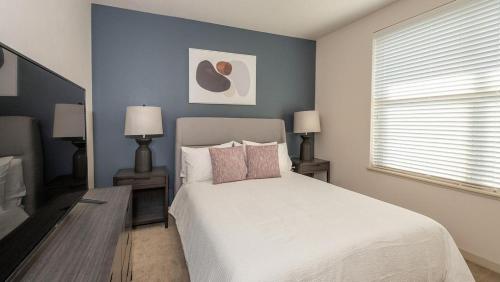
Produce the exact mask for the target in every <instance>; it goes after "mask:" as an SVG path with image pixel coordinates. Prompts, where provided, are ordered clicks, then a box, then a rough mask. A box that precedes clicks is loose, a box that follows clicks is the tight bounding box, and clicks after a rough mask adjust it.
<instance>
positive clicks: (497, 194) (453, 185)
mask: <svg viewBox="0 0 500 282" xmlns="http://www.w3.org/2000/svg"><path fill="white" fill-rule="evenodd" d="M367 169H368V170H370V171H375V172H381V173H385V174H390V175H395V176H399V177H404V178H409V179H413V180H417V181H420V182H425V183H431V184H437V185H440V186H443V187H446V188H450V189H460V190H463V191H468V192H473V193H478V194H482V195H487V196H490V197H493V198H496V199H497V200H500V191H495V190H491V189H492V188H488V187H484V186H483V187H482V186H474V185H471V184H468V183H464V182H459V181H453V180H447V179H443V178H438V177H433V176H427V175H422V174H418V173H412V172H407V171H404V170H397V169H391V168H386V167H379V166H373V165H370V166H368V168H367Z"/></svg>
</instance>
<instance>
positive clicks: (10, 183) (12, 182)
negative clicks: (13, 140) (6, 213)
mask: <svg viewBox="0 0 500 282" xmlns="http://www.w3.org/2000/svg"><path fill="white" fill-rule="evenodd" d="M24 196H26V186H25V185H24V176H23V161H22V159H18V158H14V159H12V160H11V161H10V167H9V172H7V181H6V183H5V207H6V208H7V209H11V208H14V207H19V206H21V202H22V199H23V197H24Z"/></svg>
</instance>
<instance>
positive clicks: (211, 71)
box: [189, 48, 256, 105]
mask: <svg viewBox="0 0 500 282" xmlns="http://www.w3.org/2000/svg"><path fill="white" fill-rule="evenodd" d="M255 72H256V57H255V56H251V55H243V54H234V53H226V52H218V51H210V50H200V49H192V48H190V49H189V103H200V104H232V105H255V100H256V99H255V96H256V95H255V92H256V91H255V90H256V89H255V86H256V81H255Z"/></svg>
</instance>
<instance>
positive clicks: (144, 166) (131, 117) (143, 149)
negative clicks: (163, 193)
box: [124, 105, 163, 172]
mask: <svg viewBox="0 0 500 282" xmlns="http://www.w3.org/2000/svg"><path fill="white" fill-rule="evenodd" d="M124 134H125V136H132V137H135V140H136V142H137V144H139V147H138V148H137V150H136V151H135V171H136V172H150V171H151V170H152V167H153V165H152V160H151V150H150V149H149V146H148V145H149V144H150V143H151V138H152V137H158V135H159V136H161V135H163V125H162V117H161V108H160V107H152V106H146V105H143V106H129V107H127V113H126V115H125V133H124Z"/></svg>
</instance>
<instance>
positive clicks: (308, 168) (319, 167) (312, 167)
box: [297, 163, 330, 173]
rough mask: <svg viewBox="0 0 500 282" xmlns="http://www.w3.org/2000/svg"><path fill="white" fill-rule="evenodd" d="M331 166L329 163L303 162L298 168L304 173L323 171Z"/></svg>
mask: <svg viewBox="0 0 500 282" xmlns="http://www.w3.org/2000/svg"><path fill="white" fill-rule="evenodd" d="M329 168H330V164H329V163H301V164H299V165H298V166H297V170H298V171H300V172H304V173H308V172H316V171H323V170H327V169H329Z"/></svg>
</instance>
